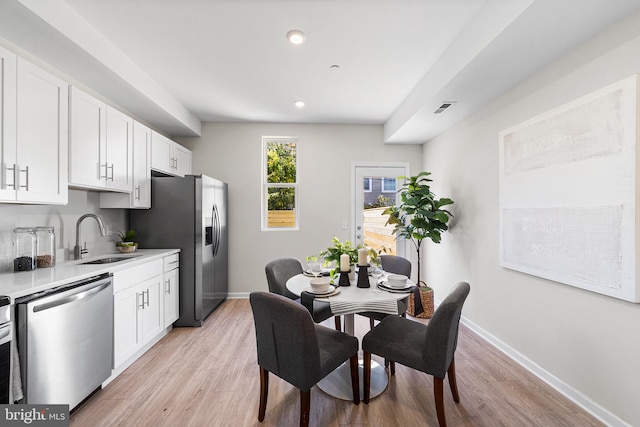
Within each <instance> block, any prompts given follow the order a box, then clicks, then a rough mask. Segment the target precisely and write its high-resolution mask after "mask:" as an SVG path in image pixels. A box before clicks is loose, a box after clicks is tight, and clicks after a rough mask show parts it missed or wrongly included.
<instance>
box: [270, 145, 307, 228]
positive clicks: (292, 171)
mask: <svg viewBox="0 0 640 427" xmlns="http://www.w3.org/2000/svg"><path fill="white" fill-rule="evenodd" d="M297 144H298V139H297V138H289V137H287V138H270V137H263V138H262V145H263V149H264V151H263V153H264V159H265V161H264V171H265V173H264V175H263V184H264V185H263V189H264V191H263V202H265V203H263V213H262V218H263V220H262V224H263V226H262V228H263V230H269V229H296V228H297V227H298V215H297V204H298V201H297V200H298V198H297V193H298V183H297V181H298V180H297V174H298V170H297ZM264 207H266V209H264ZM265 211H266V212H265Z"/></svg>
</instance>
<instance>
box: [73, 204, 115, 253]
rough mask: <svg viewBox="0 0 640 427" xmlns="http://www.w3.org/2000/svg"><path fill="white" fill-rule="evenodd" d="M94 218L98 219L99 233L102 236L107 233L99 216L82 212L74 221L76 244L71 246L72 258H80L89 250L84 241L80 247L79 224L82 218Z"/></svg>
mask: <svg viewBox="0 0 640 427" xmlns="http://www.w3.org/2000/svg"><path fill="white" fill-rule="evenodd" d="M89 217H91V218H95V220H96V221H98V228H100V235H101V236H102V237H104V236H106V235H107V232H106V230H105V229H104V223H103V222H102V218H100V217H99V216H98V215H96V214H84V215H82V216H81V217H80V218H78V222H76V245H75V246H74V248H73V259H82V255H83V254H86V253H88V252H89V250H88V249H87V242H84V247H83V248H81V247H80V224H81V223H82V220H83V219H85V218H89Z"/></svg>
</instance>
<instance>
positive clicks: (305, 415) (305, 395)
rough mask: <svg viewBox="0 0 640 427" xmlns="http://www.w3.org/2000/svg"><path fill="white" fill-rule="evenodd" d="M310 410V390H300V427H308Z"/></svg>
mask: <svg viewBox="0 0 640 427" xmlns="http://www.w3.org/2000/svg"><path fill="white" fill-rule="evenodd" d="M310 412H311V390H307V391H302V390H300V427H309V413H310Z"/></svg>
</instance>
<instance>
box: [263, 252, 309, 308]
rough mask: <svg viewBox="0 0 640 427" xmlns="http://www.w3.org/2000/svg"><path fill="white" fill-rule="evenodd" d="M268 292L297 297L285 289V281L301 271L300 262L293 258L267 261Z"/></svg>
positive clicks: (292, 297) (291, 297)
mask: <svg viewBox="0 0 640 427" xmlns="http://www.w3.org/2000/svg"><path fill="white" fill-rule="evenodd" d="M264 270H265V273H266V274H267V284H268V285H269V292H272V293H274V294H278V295H282V296H285V297H287V298H290V299H296V298H298V297H297V296H296V295H295V294H294V293H292V292H291V291H289V290H288V289H287V286H286V283H287V280H289V279H290V278H291V277H293V276H295V275H296V274H300V273H302V271H303V270H302V264H301V263H300V261H298V260H297V259H295V258H277V259H274V260H273V261H271V262H269V263H268V264H267V265H266V266H265V268H264Z"/></svg>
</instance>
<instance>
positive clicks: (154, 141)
mask: <svg viewBox="0 0 640 427" xmlns="http://www.w3.org/2000/svg"><path fill="white" fill-rule="evenodd" d="M172 146H173V141H171V140H170V139H169V138H167V137H166V136H164V135H162V134H159V133H158V132H156V131H152V132H151V169H154V170H157V171H159V172H164V173H168V174H173V167H172V165H173V159H172V157H171V155H172V151H173V150H172Z"/></svg>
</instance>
